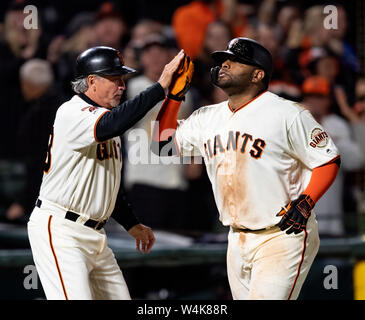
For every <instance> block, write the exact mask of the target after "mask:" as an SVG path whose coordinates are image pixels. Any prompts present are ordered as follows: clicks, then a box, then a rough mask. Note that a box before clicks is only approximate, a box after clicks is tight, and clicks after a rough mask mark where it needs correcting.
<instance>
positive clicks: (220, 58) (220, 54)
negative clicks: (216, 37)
mask: <svg viewBox="0 0 365 320" xmlns="http://www.w3.org/2000/svg"><path fill="white" fill-rule="evenodd" d="M211 56H212V58H213V60H214V61H215V62H216V63H218V64H222V63H223V62H224V61H226V60H228V59H231V60H234V61H238V62H240V63H244V64H247V65H250V66H256V67H260V66H259V65H258V64H257V63H255V62H254V61H251V60H249V59H243V58H238V57H237V55H235V54H234V53H233V52H232V51H230V50H226V51H214V52H213V53H212V54H211ZM260 68H262V67H260Z"/></svg>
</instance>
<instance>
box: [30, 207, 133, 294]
mask: <svg viewBox="0 0 365 320" xmlns="http://www.w3.org/2000/svg"><path fill="white" fill-rule="evenodd" d="M28 236H29V241H30V245H31V249H32V254H33V259H34V262H35V265H36V268H37V272H38V275H39V278H40V280H41V283H42V286H43V289H44V292H45V294H46V297H47V299H52V300H61V299H66V300H68V299H70V300H71V299H77V300H94V299H101V300H109V299H118V300H130V299H131V297H130V295H129V291H128V287H127V285H126V283H125V280H124V277H123V274H122V272H121V270H120V268H119V266H118V264H117V262H116V260H115V257H114V254H113V252H112V250H111V249H110V248H109V247H108V246H107V239H106V235H105V231H104V230H103V229H101V230H99V231H97V230H94V229H92V228H89V227H87V226H84V225H82V224H79V223H77V222H73V221H69V220H66V219H64V218H63V217H62V215H60V214H59V213H58V212H57V213H56V212H49V210H47V209H40V208H38V207H35V208H34V210H33V212H32V215H31V217H30V219H29V222H28Z"/></svg>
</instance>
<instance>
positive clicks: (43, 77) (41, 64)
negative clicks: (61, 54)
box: [19, 58, 54, 86]
mask: <svg viewBox="0 0 365 320" xmlns="http://www.w3.org/2000/svg"><path fill="white" fill-rule="evenodd" d="M19 75H20V79H22V80H26V81H28V82H30V83H32V84H34V85H40V86H47V85H51V84H52V83H53V79H54V75H53V70H52V67H51V64H50V63H49V62H48V61H46V60H42V59H36V58H35V59H31V60H28V61H27V62H25V63H24V64H23V65H22V66H21V67H20V70H19Z"/></svg>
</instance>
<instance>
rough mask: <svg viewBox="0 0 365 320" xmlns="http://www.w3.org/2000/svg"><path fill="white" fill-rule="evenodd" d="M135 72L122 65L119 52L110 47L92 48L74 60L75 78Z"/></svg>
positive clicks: (122, 61)
mask: <svg viewBox="0 0 365 320" xmlns="http://www.w3.org/2000/svg"><path fill="white" fill-rule="evenodd" d="M133 72H136V70H134V69H132V68H130V67H127V66H125V65H124V60H123V57H122V55H121V54H120V52H119V51H118V50H116V49H114V48H110V47H104V46H99V47H93V48H90V49H87V50H85V51H84V52H82V53H81V54H80V55H79V56H78V57H77V59H76V67H75V78H76V79H80V78H83V77H87V76H88V75H90V74H97V75H109V76H117V75H122V74H127V73H133Z"/></svg>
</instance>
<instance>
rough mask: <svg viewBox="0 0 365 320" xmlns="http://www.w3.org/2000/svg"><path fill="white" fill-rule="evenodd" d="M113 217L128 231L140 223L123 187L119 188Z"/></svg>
mask: <svg viewBox="0 0 365 320" xmlns="http://www.w3.org/2000/svg"><path fill="white" fill-rule="evenodd" d="M111 217H112V218H113V219H114V220H115V221H117V222H118V223H119V224H120V225H121V226H122V227H123V228H124V229H126V230H127V231H128V230H129V229H131V228H132V227H134V226H135V225H137V224H139V223H140V222H139V220H138V219H137V217H136V216H135V215H134V213H133V210H132V206H131V205H130V204H129V203H128V201H127V198H126V196H125V192H124V190H123V188H122V187H120V188H119V192H118V196H117V200H116V202H115V207H114V211H113V213H112V215H111Z"/></svg>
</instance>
